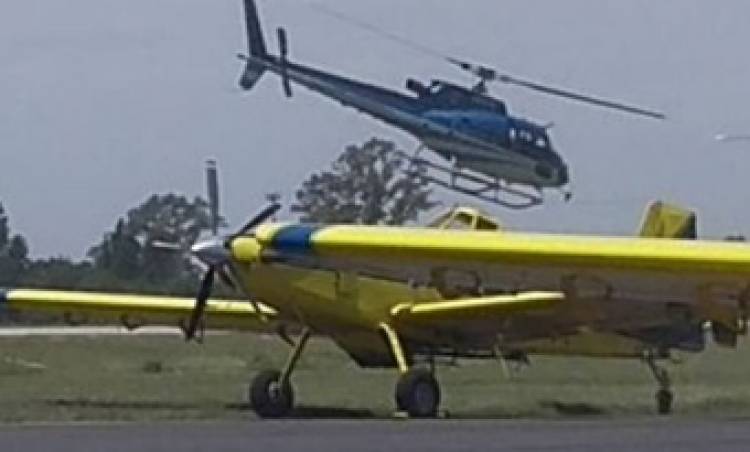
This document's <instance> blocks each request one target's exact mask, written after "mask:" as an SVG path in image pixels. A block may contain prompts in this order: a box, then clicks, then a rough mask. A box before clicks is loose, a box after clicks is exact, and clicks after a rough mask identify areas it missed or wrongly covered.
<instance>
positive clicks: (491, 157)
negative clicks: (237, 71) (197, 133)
mask: <svg viewBox="0 0 750 452" xmlns="http://www.w3.org/2000/svg"><path fill="white" fill-rule="evenodd" d="M245 19H246V25H247V37H248V47H249V51H250V54H249V55H238V57H239V58H240V59H242V60H243V61H245V62H246V66H245V70H244V72H243V74H242V77H241V79H240V86H241V87H242V88H243V89H245V90H250V89H252V88H253V87H254V86H255V84H256V83H257V82H258V80H259V79H260V78H261V76H262V75H263V74H264V73H265V72H266V71H269V72H272V73H274V74H276V75H278V76H280V78H281V82H282V87H283V90H284V93H285V94H286V96H287V97H291V96H292V82H294V83H296V84H298V85H302V86H304V87H306V88H308V89H310V90H313V91H316V92H318V93H320V94H322V95H324V96H327V97H330V98H332V99H335V100H337V101H339V102H340V103H341V104H343V105H344V106H348V107H353V108H355V109H357V110H359V111H361V112H363V113H366V114H369V115H371V116H373V117H375V118H377V119H380V120H382V121H383V122H385V123H387V124H390V125H392V126H394V127H397V128H399V129H402V130H404V131H406V132H408V133H410V134H412V135H413V136H414V137H416V138H417V139H418V140H419V141H420V146H419V147H418V148H417V150H416V151H415V153H414V154H413V155H407V154H404V153H400V155H401V157H403V158H404V159H405V160H406V161H408V162H409V164H408V165H407V167H408V169H407V170H408V171H410V172H411V174H414V175H415V176H418V177H422V178H423V179H425V180H427V181H429V182H432V183H435V184H437V185H440V186H443V187H446V188H448V189H452V190H455V191H457V192H461V193H464V194H467V195H471V196H474V197H477V198H479V199H482V200H485V201H489V202H493V203H496V204H499V205H502V206H505V207H510V208H518V209H520V208H526V207H531V206H535V205H538V204H541V203H542V202H543V200H544V198H543V190H544V189H547V188H554V189H559V190H560V191H561V192H562V193H563V194H564V196H565V199H566V200H569V199H570V197H571V193H570V192H569V191H568V190H567V189H566V187H567V186H568V183H569V182H570V178H569V173H568V167H567V165H566V164H565V162H564V160H563V159H562V157H561V156H560V154H558V153H557V152H556V151H555V148H554V146H553V145H552V141H551V139H550V137H549V134H548V129H549V126H543V125H538V124H535V123H533V122H531V121H529V120H526V119H522V118H518V117H514V116H512V115H510V114H509V112H508V108H507V106H506V105H505V103H504V102H503V101H501V100H498V99H496V98H494V97H491V96H489V95H488V90H487V83H488V82H491V81H494V82H501V83H506V84H512V85H516V86H521V87H525V88H528V89H532V90H535V91H538V92H542V93H545V94H549V95H555V96H561V97H565V98H568V99H571V100H575V101H580V102H586V103H589V104H593V105H597V106H600V107H607V108H613V109H617V110H620V111H624V112H628V113H633V114H638V115H643V116H648V117H651V118H657V119H664V118H665V116H664V115H663V114H661V113H658V112H653V111H649V110H645V109H642V108H637V107H632V106H628V105H624V104H621V103H616V102H611V101H607V100H602V99H597V98H594V97H591V96H585V95H581V94H576V93H573V92H569V91H565V90H562V89H558V88H552V87H548V86H544V85H541V84H538V83H535V82H531V81H528V80H523V79H520V78H517V77H513V76H510V75H507V74H502V73H500V72H498V71H496V70H494V69H492V68H488V67H485V66H481V65H476V64H472V63H468V62H466V61H461V60H457V59H454V58H446V60H447V61H448V62H449V63H451V64H454V65H456V66H457V67H458V68H460V69H462V70H464V71H467V72H469V73H471V74H473V75H474V76H476V77H477V78H478V79H479V81H478V83H477V84H476V85H475V86H473V87H471V88H465V87H462V86H459V85H456V84H453V83H449V82H445V81H441V80H435V81H432V82H431V83H430V84H428V85H424V84H422V83H420V82H419V81H416V80H413V79H409V80H408V81H407V82H406V89H407V90H409V91H410V92H411V93H410V94H403V93H400V92H397V91H394V90H390V89H386V88H382V87H379V86H375V85H372V84H368V83H363V82H360V81H356V80H353V79H350V78H346V77H342V76H339V75H335V74H332V73H329V72H325V71H321V70H318V69H314V68H311V67H308V66H303V65H300V64H296V63H292V62H291V61H289V59H288V44H287V35H286V31H285V30H284V29H283V28H278V29H277V36H278V44H279V55H278V56H277V55H271V54H269V53H268V51H267V49H266V45H265V39H264V37H263V32H262V29H261V24H260V19H259V15H258V9H257V6H256V4H255V1H254V0H245ZM424 149H429V150H431V151H433V152H435V153H436V154H437V155H439V156H440V157H441V158H443V159H444V160H445V161H447V162H448V163H446V164H439V163H434V162H432V161H429V160H427V159H424V158H421V157H420V156H419V154H420V152H421V151H422V150H424Z"/></svg>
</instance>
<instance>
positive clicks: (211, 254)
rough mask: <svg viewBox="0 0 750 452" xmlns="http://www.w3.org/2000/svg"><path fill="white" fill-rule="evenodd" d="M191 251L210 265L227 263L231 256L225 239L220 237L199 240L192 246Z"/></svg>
mask: <svg viewBox="0 0 750 452" xmlns="http://www.w3.org/2000/svg"><path fill="white" fill-rule="evenodd" d="M190 252H191V253H192V254H193V256H195V257H197V258H198V259H199V260H200V261H201V262H203V263H204V264H206V265H208V266H210V267H213V266H218V265H222V264H225V263H227V261H229V259H230V258H231V253H230V252H229V250H228V249H227V247H226V245H225V244H224V241H223V240H219V239H211V240H206V241H203V242H198V243H196V244H195V245H193V246H191V247H190Z"/></svg>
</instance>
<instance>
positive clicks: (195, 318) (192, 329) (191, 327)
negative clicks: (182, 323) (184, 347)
mask: <svg viewBox="0 0 750 452" xmlns="http://www.w3.org/2000/svg"><path fill="white" fill-rule="evenodd" d="M215 271H216V269H215V268H214V267H210V268H209V269H208V271H207V272H206V276H204V277H203V281H202V282H201V287H200V289H199V290H198V295H197V296H196V298H195V307H194V308H193V312H192V313H191V314H190V320H189V321H188V324H187V326H186V327H185V339H186V340H188V341H189V340H192V339H193V338H195V333H196V332H197V331H198V326H200V323H201V320H202V319H203V314H204V312H205V311H206V304H207V303H208V297H210V296H211V290H212V289H213V285H214V273H215Z"/></svg>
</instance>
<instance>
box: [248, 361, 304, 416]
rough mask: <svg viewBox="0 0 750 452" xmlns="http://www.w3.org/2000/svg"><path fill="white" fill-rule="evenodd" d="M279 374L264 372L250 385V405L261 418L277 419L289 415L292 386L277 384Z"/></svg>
mask: <svg viewBox="0 0 750 452" xmlns="http://www.w3.org/2000/svg"><path fill="white" fill-rule="evenodd" d="M280 378H281V372H279V371H278V370H264V371H263V372H261V373H259V374H258V375H256V376H255V378H254V379H253V382H252V383H251V384H250V405H251V406H252V407H253V410H254V411H255V413H257V414H258V416H260V417H262V418H279V417H284V416H286V415H288V414H289V412H290V411H291V410H292V406H293V405H294V391H293V389H292V385H291V384H290V383H289V382H288V381H287V383H286V384H284V385H281V384H279V379H280Z"/></svg>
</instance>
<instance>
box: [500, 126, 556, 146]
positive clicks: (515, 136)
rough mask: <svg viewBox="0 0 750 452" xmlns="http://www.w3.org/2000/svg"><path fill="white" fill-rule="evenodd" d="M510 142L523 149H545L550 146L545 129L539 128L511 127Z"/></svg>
mask: <svg viewBox="0 0 750 452" xmlns="http://www.w3.org/2000/svg"><path fill="white" fill-rule="evenodd" d="M509 135H510V142H511V143H512V144H513V145H514V146H515V147H517V148H520V149H523V150H540V151H546V150H550V149H551V148H552V146H551V143H550V139H549V136H548V135H547V132H546V130H544V129H540V128H521V127H511V129H510V132H509Z"/></svg>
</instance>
